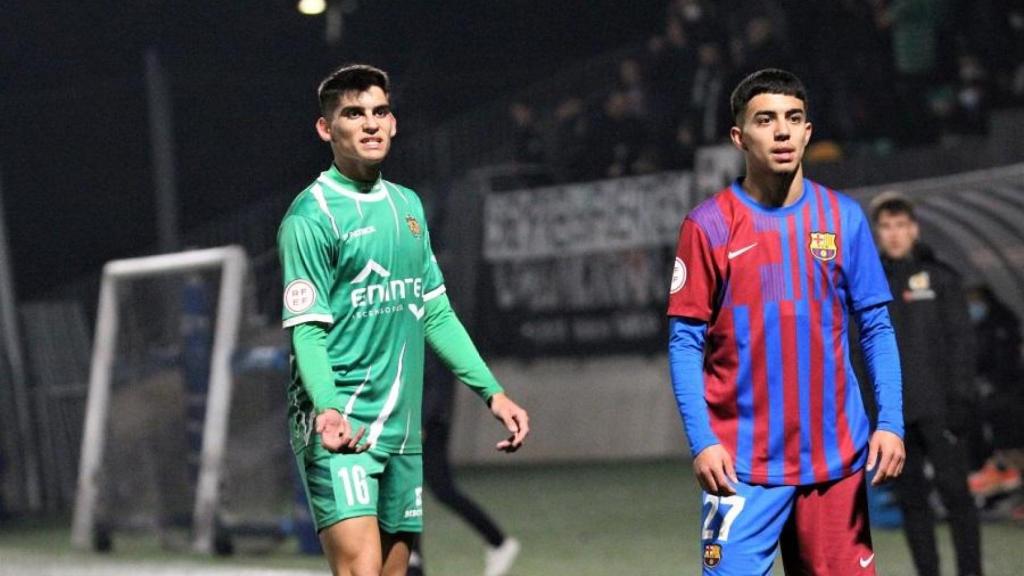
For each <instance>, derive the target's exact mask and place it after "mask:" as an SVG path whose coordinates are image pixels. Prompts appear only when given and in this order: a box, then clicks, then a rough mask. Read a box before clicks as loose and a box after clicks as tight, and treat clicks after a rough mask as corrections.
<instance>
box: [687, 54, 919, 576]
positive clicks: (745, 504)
mask: <svg viewBox="0 0 1024 576" xmlns="http://www.w3.org/2000/svg"><path fill="white" fill-rule="evenodd" d="M731 107H732V113H733V118H734V121H735V125H734V126H733V127H732V129H731V131H730V137H731V140H732V142H733V144H734V145H735V146H736V147H737V148H738V149H740V150H741V151H742V152H743V154H744V156H745V159H746V173H745V176H744V177H742V178H740V179H738V180H736V181H735V182H734V183H733V184H732V185H731V186H729V187H727V188H726V189H724V190H722V191H720V192H718V193H717V194H715V195H714V196H712V197H711V198H709V199H708V200H706V201H704V202H703V203H702V204H700V205H699V206H697V207H696V208H695V209H694V210H693V211H691V212H690V214H688V215H687V216H686V218H685V219H684V221H683V223H682V226H681V230H680V235H679V243H678V248H677V253H676V259H675V264H674V269H673V274H672V281H671V288H670V292H671V293H670V296H669V305H668V314H669V316H670V338H669V363H670V368H671V375H672V385H673V389H674V392H675V395H676V399H677V402H678V405H679V410H680V413H681V415H682V418H683V424H684V428H685V430H686V435H687V438H688V440H689V443H690V449H691V452H692V454H693V456H694V461H693V466H694V472H695V474H696V477H697V481H698V483H699V484H700V487H701V489H702V491H703V515H702V524H701V545H702V551H703V558H704V571H705V573H706V574H721V575H742V576H750V575H756V574H770V573H771V570H772V565H773V563H774V560H775V554H776V550H777V549H779V548H781V550H782V557H783V563H784V565H785V568H786V572H787V574H816V575H823V574H827V575H846V574H850V575H853V574H857V575H861V574H875V553H874V551H873V550H872V545H871V534H870V529H869V525H868V518H867V498H866V482H867V481H868V479H869V476H870V481H871V482H872V483H875V484H879V483H882V482H885V481H886V480H889V479H891V478H893V477H895V476H898V475H899V474H900V472H901V470H902V466H903V461H904V448H903V441H902V436H903V416H902V396H901V375H900V365H899V355H898V351H897V348H896V340H895V336H894V334H893V329H892V325H891V322H890V319H889V315H888V312H887V309H886V303H887V302H889V301H890V299H891V296H890V293H889V286H888V283H887V282H886V278H885V274H884V272H883V269H882V265H881V263H880V261H879V256H878V251H877V249H876V247H875V244H874V241H873V238H872V232H871V226H870V223H869V222H868V220H867V218H866V217H865V216H864V213H863V211H862V210H861V209H860V207H859V206H858V205H857V203H856V202H855V201H854V200H852V199H851V198H849V197H847V196H844V195H843V194H840V193H838V192H835V191H833V190H831V189H829V188H827V187H825V186H823V185H821V184H818V183H816V182H812V181H810V180H808V179H806V178H804V172H803V167H802V158H803V153H804V149H805V147H806V146H807V143H808V142H809V141H810V138H811V132H812V125H811V123H810V121H809V119H808V106H807V95H806V91H805V89H804V87H803V84H802V83H801V81H800V80H799V79H798V78H797V77H796V76H794V75H793V74H791V73H789V72H786V71H783V70H777V69H765V70H761V71H758V72H755V73H754V74H752V75H750V76H748V77H747V78H745V79H744V80H743V81H741V82H740V83H739V85H738V86H737V87H736V89H735V90H734V92H733V93H732V97H731ZM850 318H852V319H853V321H855V322H856V323H857V325H858V327H859V329H860V331H859V333H860V344H861V346H862V347H863V350H864V356H865V359H866V361H867V364H868V368H869V372H870V374H871V377H872V380H873V382H872V384H873V388H874V393H875V398H876V401H877V403H878V408H879V413H878V423H877V426H876V429H875V430H874V431H871V430H870V423H869V420H868V418H867V416H866V414H865V410H864V405H863V402H862V398H861V395H860V388H859V386H858V384H857V381H856V377H855V375H854V371H853V369H852V367H851V363H850V355H849V349H848V339H847V327H848V321H849V320H848V319H850ZM865 469H866V470H865ZM868 473H870V474H868Z"/></svg>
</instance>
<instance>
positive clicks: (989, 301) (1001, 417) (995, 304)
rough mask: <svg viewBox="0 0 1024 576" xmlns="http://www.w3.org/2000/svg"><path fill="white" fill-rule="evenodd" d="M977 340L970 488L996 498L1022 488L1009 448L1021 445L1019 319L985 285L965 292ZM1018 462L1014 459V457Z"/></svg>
mask: <svg viewBox="0 0 1024 576" xmlns="http://www.w3.org/2000/svg"><path fill="white" fill-rule="evenodd" d="M967 309H968V311H969V313H970V316H971V322H972V323H973V324H974V335H975V342H977V350H978V357H977V378H976V380H975V386H976V388H977V390H978V395H979V397H980V417H979V418H978V419H977V420H976V422H974V425H973V426H972V427H971V430H970V432H971V433H970V442H969V445H970V451H971V468H972V469H974V468H978V470H977V471H976V472H974V473H973V474H971V475H970V476H969V477H968V483H969V485H970V487H971V492H972V493H973V494H974V495H975V496H977V497H983V498H988V497H997V496H1001V495H1003V494H1006V493H1010V492H1014V491H1016V490H1019V489H1020V488H1021V485H1022V482H1021V471H1020V470H1019V469H1018V468H1017V467H1016V466H1015V465H1014V464H1013V462H1012V461H1013V460H1014V458H1012V455H1011V454H1010V451H1013V450H1017V451H1020V449H1021V448H1024V426H1020V422H1022V421H1024V370H1022V367H1021V362H1020V350H1021V331H1020V320H1019V319H1018V318H1017V315H1016V314H1015V313H1014V312H1013V310H1012V309H1011V308H1010V307H1009V306H1007V305H1006V304H1004V303H1003V302H1002V301H1001V300H999V298H998V297H997V296H996V294H995V292H993V291H992V289H991V288H989V287H988V286H985V285H981V286H976V287H974V288H972V289H971V290H969V291H968V293H967ZM1018 460H1019V458H1018Z"/></svg>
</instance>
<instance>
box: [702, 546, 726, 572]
mask: <svg viewBox="0 0 1024 576" xmlns="http://www.w3.org/2000/svg"><path fill="white" fill-rule="evenodd" d="M721 561H722V546H721V544H705V545H704V565H705V566H707V567H708V568H714V567H715V566H718V564H719V563H721Z"/></svg>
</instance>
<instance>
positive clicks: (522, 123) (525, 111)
mask: <svg viewBox="0 0 1024 576" xmlns="http://www.w3.org/2000/svg"><path fill="white" fill-rule="evenodd" d="M509 116H511V117H512V125H513V134H512V159H513V160H515V161H516V162H520V163H523V164H541V163H543V162H544V161H545V160H547V154H546V153H545V147H544V140H543V139H542V138H541V136H540V130H538V129H537V126H536V124H535V123H534V118H533V108H530V107H529V106H527V105H526V104H523V103H522V102H514V103H512V105H511V106H509Z"/></svg>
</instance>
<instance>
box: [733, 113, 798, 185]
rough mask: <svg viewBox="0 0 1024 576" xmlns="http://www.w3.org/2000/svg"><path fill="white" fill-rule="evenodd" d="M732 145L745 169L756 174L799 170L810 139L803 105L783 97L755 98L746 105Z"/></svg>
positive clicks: (735, 130)
mask: <svg viewBox="0 0 1024 576" xmlns="http://www.w3.org/2000/svg"><path fill="white" fill-rule="evenodd" d="M730 136H731V137H732V141H733V144H735V145H736V147H737V148H739V149H740V150H742V151H743V153H744V155H746V158H747V166H748V167H750V168H753V169H754V170H756V171H759V172H763V171H768V172H771V173H774V174H791V173H793V172H796V171H797V169H799V168H800V162H801V160H803V157H804V148H806V147H807V143H808V142H809V141H810V139H811V123H810V122H808V121H807V110H806V109H805V107H804V101H803V100H801V99H799V98H797V97H795V96H787V95H785V94H758V95H757V96H754V97H753V98H751V99H750V101H749V102H747V107H746V109H745V110H744V112H743V117H742V118H741V119H740V125H739V126H733V128H732V130H731V132H730Z"/></svg>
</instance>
